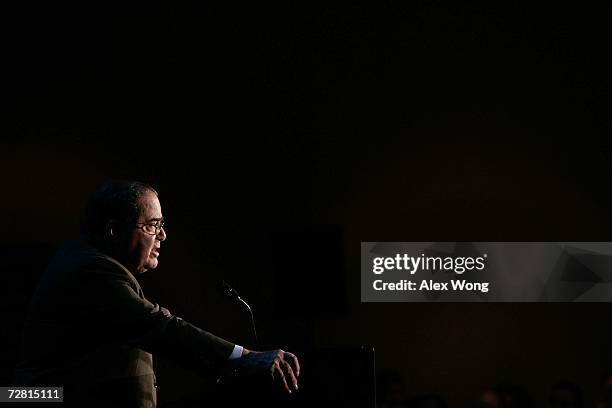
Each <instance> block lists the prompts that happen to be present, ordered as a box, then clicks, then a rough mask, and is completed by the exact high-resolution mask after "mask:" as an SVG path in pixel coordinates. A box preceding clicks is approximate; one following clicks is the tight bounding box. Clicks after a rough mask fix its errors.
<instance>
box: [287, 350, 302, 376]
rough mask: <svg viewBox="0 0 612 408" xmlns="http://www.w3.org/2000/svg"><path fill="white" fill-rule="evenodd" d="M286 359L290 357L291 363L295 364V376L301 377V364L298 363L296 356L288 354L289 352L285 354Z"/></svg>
mask: <svg viewBox="0 0 612 408" xmlns="http://www.w3.org/2000/svg"><path fill="white" fill-rule="evenodd" d="M285 357H289V361H290V362H291V363H293V371H294V372H295V376H296V377H299V376H300V362H299V361H298V358H297V357H296V356H295V354H293V353H287V352H285Z"/></svg>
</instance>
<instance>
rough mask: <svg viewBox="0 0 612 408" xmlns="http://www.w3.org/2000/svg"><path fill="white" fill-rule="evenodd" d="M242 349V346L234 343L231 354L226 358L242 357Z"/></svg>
mask: <svg viewBox="0 0 612 408" xmlns="http://www.w3.org/2000/svg"><path fill="white" fill-rule="evenodd" d="M242 350H244V347H242V346H239V345H237V344H236V345H234V350H232V354H230V356H229V358H228V360H235V359H237V358H240V357H242Z"/></svg>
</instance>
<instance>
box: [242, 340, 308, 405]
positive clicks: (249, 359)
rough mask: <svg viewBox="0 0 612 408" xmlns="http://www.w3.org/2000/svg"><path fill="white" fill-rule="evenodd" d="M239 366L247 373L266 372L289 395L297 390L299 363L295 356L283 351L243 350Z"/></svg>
mask: <svg viewBox="0 0 612 408" xmlns="http://www.w3.org/2000/svg"><path fill="white" fill-rule="evenodd" d="M239 364H240V366H242V367H243V368H246V369H247V370H249V371H250V370H253V371H257V372H262V373H263V372H265V371H266V370H267V371H268V372H269V373H270V376H271V378H272V380H273V381H274V382H275V383H277V384H280V385H281V386H283V387H284V388H285V390H287V392H288V393H289V394H291V392H292V390H294V391H297V390H298V381H297V378H298V377H299V376H300V362H299V361H298V358H297V357H296V356H295V354H291V353H289V352H286V351H283V350H272V351H250V350H247V349H244V350H243V352H242V357H241V358H240V363H239ZM289 384H291V387H290V386H289Z"/></svg>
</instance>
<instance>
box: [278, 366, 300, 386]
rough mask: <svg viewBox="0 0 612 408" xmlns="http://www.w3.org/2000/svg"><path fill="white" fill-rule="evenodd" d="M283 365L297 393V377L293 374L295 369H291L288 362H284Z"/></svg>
mask: <svg viewBox="0 0 612 408" xmlns="http://www.w3.org/2000/svg"><path fill="white" fill-rule="evenodd" d="M282 364H283V368H284V369H285V371H286V372H287V374H289V379H290V380H291V383H292V384H293V389H294V390H296V391H297V390H298V382H297V378H296V377H295V374H294V373H293V369H292V368H291V365H290V364H289V363H288V362H286V361H283V362H282Z"/></svg>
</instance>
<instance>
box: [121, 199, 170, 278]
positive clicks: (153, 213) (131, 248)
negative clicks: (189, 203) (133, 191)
mask: <svg viewBox="0 0 612 408" xmlns="http://www.w3.org/2000/svg"><path fill="white" fill-rule="evenodd" d="M140 209H141V212H140V218H139V219H138V223H139V225H138V226H136V228H134V229H133V230H132V231H131V235H130V236H129V242H128V253H127V259H126V264H127V265H126V266H127V267H128V269H129V270H130V271H132V272H136V273H143V272H146V271H147V270H149V269H155V268H157V263H158V257H159V248H160V245H161V242H162V241H164V240H165V239H166V231H164V229H163V228H162V229H161V230H160V232H159V234H157V235H151V234H148V233H146V232H145V231H143V229H142V228H140V226H141V225H142V224H154V223H156V222H161V221H162V220H163V216H162V212H161V205H160V203H159V199H158V198H157V196H156V195H155V194H153V193H147V194H145V195H143V196H142V197H140Z"/></svg>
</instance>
